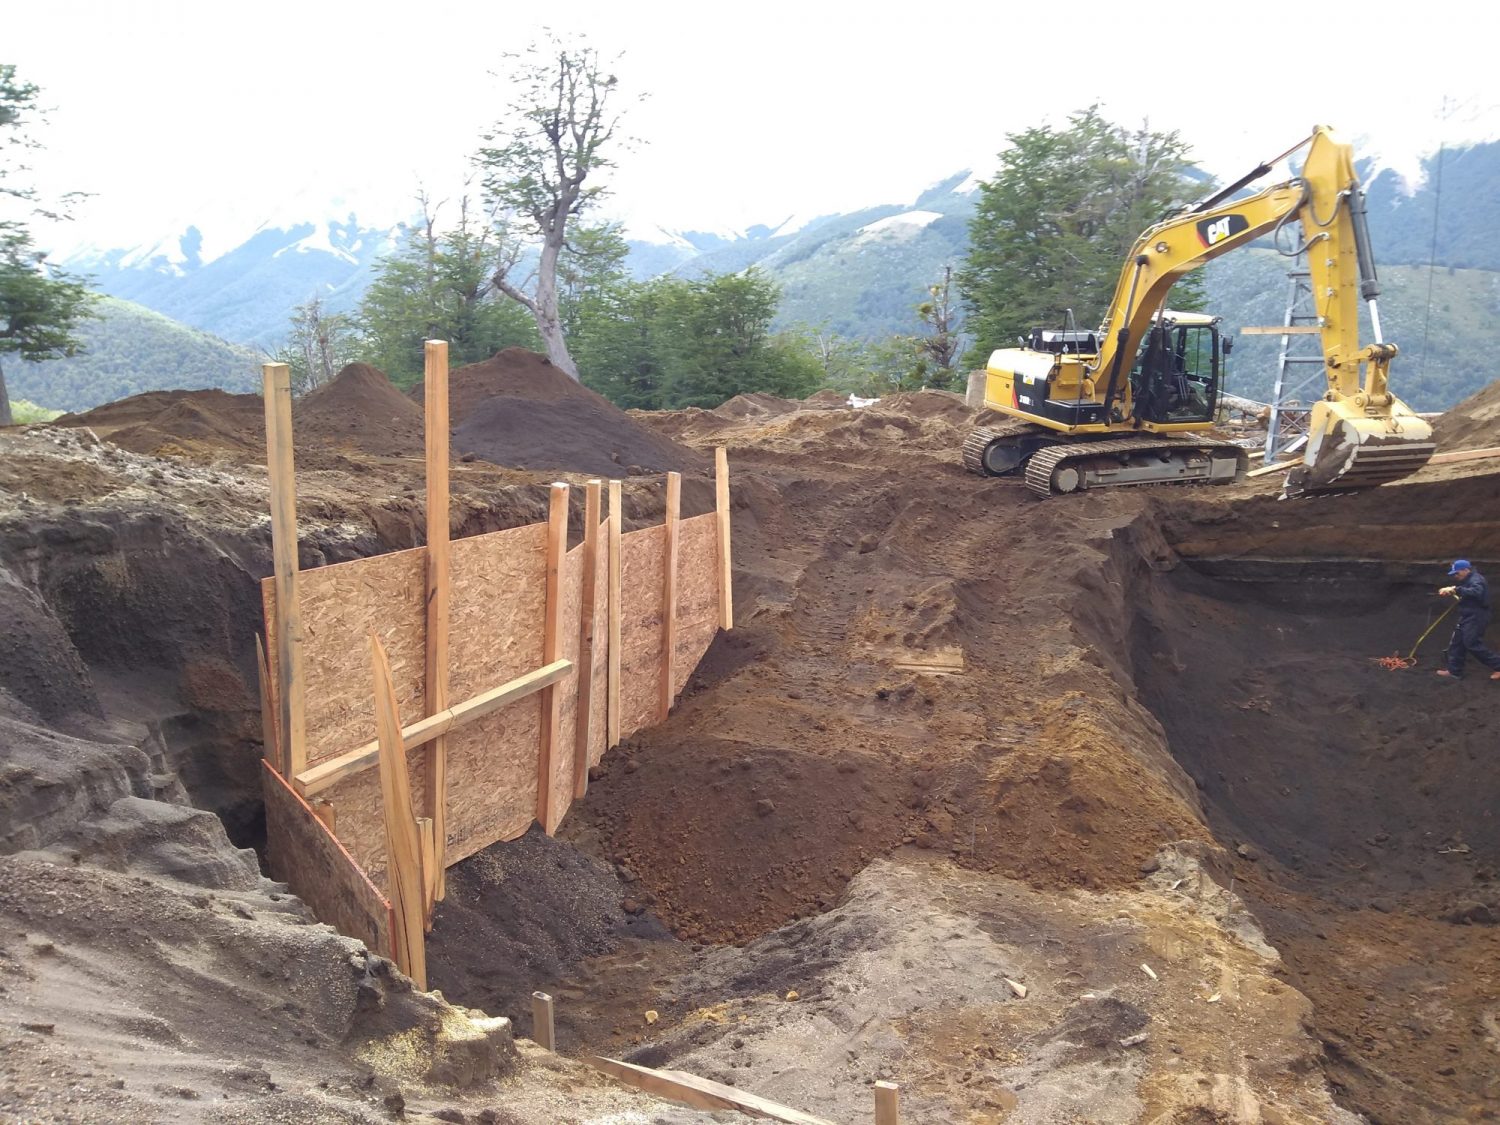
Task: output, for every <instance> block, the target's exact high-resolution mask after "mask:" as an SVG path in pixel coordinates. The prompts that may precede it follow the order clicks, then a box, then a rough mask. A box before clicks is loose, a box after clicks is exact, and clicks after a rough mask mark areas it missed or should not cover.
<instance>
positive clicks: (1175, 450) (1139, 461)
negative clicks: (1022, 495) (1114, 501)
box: [1026, 435, 1249, 497]
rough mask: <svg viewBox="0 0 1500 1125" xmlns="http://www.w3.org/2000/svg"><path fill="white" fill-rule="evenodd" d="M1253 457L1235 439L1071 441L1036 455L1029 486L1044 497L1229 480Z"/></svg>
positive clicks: (1028, 467) (1028, 471)
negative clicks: (1134, 487)
mask: <svg viewBox="0 0 1500 1125" xmlns="http://www.w3.org/2000/svg"><path fill="white" fill-rule="evenodd" d="M1248 464H1249V455H1248V454H1247V453H1246V452H1245V450H1244V449H1242V448H1241V447H1240V446H1238V445H1235V444H1234V443H1233V442H1228V441H1216V440H1214V439H1212V438H1208V439H1204V438H1194V439H1192V440H1182V439H1172V438H1162V437H1147V436H1144V435H1141V436H1131V437H1125V438H1110V439H1106V440H1102V441H1080V442H1068V443H1066V444H1060V445H1052V446H1048V447H1047V448H1045V449H1042V450H1039V451H1038V452H1037V453H1035V454H1034V455H1033V456H1032V458H1031V460H1030V461H1028V462H1027V463H1026V487H1027V488H1029V489H1031V491H1032V492H1034V493H1036V494H1037V495H1038V496H1042V497H1048V496H1059V495H1063V494H1065V493H1069V492H1081V491H1083V490H1084V489H1087V488H1106V487H1115V488H1118V487H1120V486H1122V485H1137V484H1229V483H1231V482H1233V481H1235V480H1237V479H1238V478H1239V477H1240V476H1242V475H1243V474H1244V471H1245V468H1246V467H1247V465H1248Z"/></svg>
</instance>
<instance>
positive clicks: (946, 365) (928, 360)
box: [912, 266, 959, 391]
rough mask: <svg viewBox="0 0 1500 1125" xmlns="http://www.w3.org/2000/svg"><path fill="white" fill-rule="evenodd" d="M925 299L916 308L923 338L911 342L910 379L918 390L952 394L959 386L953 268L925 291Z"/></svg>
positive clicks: (946, 271)
mask: <svg viewBox="0 0 1500 1125" xmlns="http://www.w3.org/2000/svg"><path fill="white" fill-rule="evenodd" d="M927 294H928V299H927V300H925V301H923V302H922V303H921V304H920V305H918V306H917V317H918V318H919V319H920V320H921V322H922V327H923V329H924V331H923V334H922V335H920V336H917V337H916V338H915V340H914V341H913V345H914V348H915V351H916V364H915V365H914V367H913V370H912V375H913V378H914V380H915V382H916V384H917V386H918V388H922V387H930V388H934V389H936V390H942V391H951V390H953V389H954V386H955V385H956V384H957V382H958V348H959V336H958V330H957V310H955V309H954V307H953V267H952V266H944V267H943V278H942V280H941V281H939V282H937V283H936V284H933V285H929V286H928V287H927Z"/></svg>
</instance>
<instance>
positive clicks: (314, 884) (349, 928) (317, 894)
mask: <svg viewBox="0 0 1500 1125" xmlns="http://www.w3.org/2000/svg"><path fill="white" fill-rule="evenodd" d="M261 764H262V765H264V766H265V772H264V774H263V775H262V789H263V791H264V793H265V799H266V857H267V859H268V861H269V862H270V866H271V873H272V874H273V875H274V876H275V877H276V878H277V879H280V880H281V881H282V882H284V883H286V884H287V885H288V886H289V887H291V889H292V893H293V894H295V895H296V896H297V897H298V898H300V899H301V900H302V901H303V902H305V903H306V904H307V905H308V908H309V909H311V910H312V912H313V914H314V916H315V917H316V918H317V919H318V921H320V922H326V923H327V924H328V925H330V926H332V927H333V928H334V929H336V930H338V932H339V933H341V934H344V935H345V936H347V937H352V938H358V939H359V940H360V941H362V942H364V943H365V945H367V946H368V947H369V948H370V949H372V950H373V951H375V952H376V953H379V954H381V955H383V956H385V957H390V956H392V955H393V953H394V946H393V944H392V941H391V935H392V934H393V933H394V932H395V919H394V918H393V917H392V914H391V904H390V903H389V902H387V901H386V900H385V899H384V898H383V897H382V896H381V894H380V892H379V891H377V890H376V889H375V886H374V884H373V883H371V882H370V880H369V879H368V878H366V877H365V874H364V872H362V871H360V869H359V867H358V866H357V865H356V863H355V861H354V859H353V858H352V857H351V856H350V855H349V853H348V852H347V851H346V850H345V849H344V848H343V846H342V845H340V843H339V841H338V840H336V839H335V838H334V836H333V834H332V833H331V832H329V831H328V828H327V827H326V826H325V825H324V824H323V822H322V821H321V820H319V819H318V818H317V817H316V816H315V815H314V814H313V811H312V809H310V808H309V807H308V805H307V802H305V801H304V800H303V799H302V798H301V797H299V796H297V794H296V793H295V792H294V791H293V790H292V788H291V786H289V785H288V784H287V783H286V782H285V781H284V780H282V777H281V775H280V774H278V773H277V772H276V771H275V770H274V769H272V768H271V765H270V763H269V762H262V763H261Z"/></svg>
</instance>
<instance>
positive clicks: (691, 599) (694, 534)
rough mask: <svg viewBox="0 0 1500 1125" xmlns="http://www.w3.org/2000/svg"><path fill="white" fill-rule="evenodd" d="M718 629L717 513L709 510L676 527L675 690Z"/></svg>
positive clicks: (696, 664) (684, 679) (691, 670)
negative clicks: (705, 513)
mask: <svg viewBox="0 0 1500 1125" xmlns="http://www.w3.org/2000/svg"><path fill="white" fill-rule="evenodd" d="M718 631H719V517H718V516H717V515H716V514H715V513H713V512H710V513H708V514H707V515H704V516H694V517H693V518H692V519H687V520H683V521H682V522H681V523H680V524H679V525H678V527H677V644H676V649H677V651H676V652H675V653H674V654H673V658H672V683H673V685H674V686H675V687H676V689H677V691H678V693H681V691H682V689H683V686H684V685H685V684H686V683H687V681H688V677H689V676H691V675H692V674H693V670H694V669H695V668H697V667H698V662H699V661H700V660H702V659H703V654H704V653H705V652H707V651H708V646H709V645H710V644H711V643H712V642H713V639H714V635H715V634H716V633H718Z"/></svg>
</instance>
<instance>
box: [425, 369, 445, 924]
mask: <svg viewBox="0 0 1500 1125" xmlns="http://www.w3.org/2000/svg"><path fill="white" fill-rule="evenodd" d="M424 351H425V367H424V371H423V375H422V378H423V387H424V388H425V391H426V399H427V401H426V415H427V417H426V435H427V440H426V448H427V681H426V683H427V693H426V699H425V710H424V712H423V714H424V715H426V716H432V715H436V714H437V713H438V712H440V711H445V710H447V708H448V519H449V512H448V344H447V342H446V341H443V340H428V341H427V343H426V346H425V348H424ZM426 762H427V772H426V779H427V815H428V816H429V817H430V818H431V819H432V835H433V844H434V850H433V856H432V864H433V867H434V868H435V871H434V872H433V873H432V874H433V876H435V877H429V878H428V879H427V880H426V881H425V883H426V886H427V887H428V888H429V894H430V896H431V898H432V899H441V898H442V897H443V895H444V893H445V892H446V889H447V878H446V873H445V868H446V867H447V863H446V861H445V857H444V853H445V852H446V851H447V847H448V740H447V738H445V737H443V736H441V735H439V736H438V737H437V738H434V739H433V740H432V744H431V745H430V746H428V748H427V759H426ZM431 913H432V910H431V902H430V901H429V903H428V909H427V914H428V916H429V917H430V916H431Z"/></svg>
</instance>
